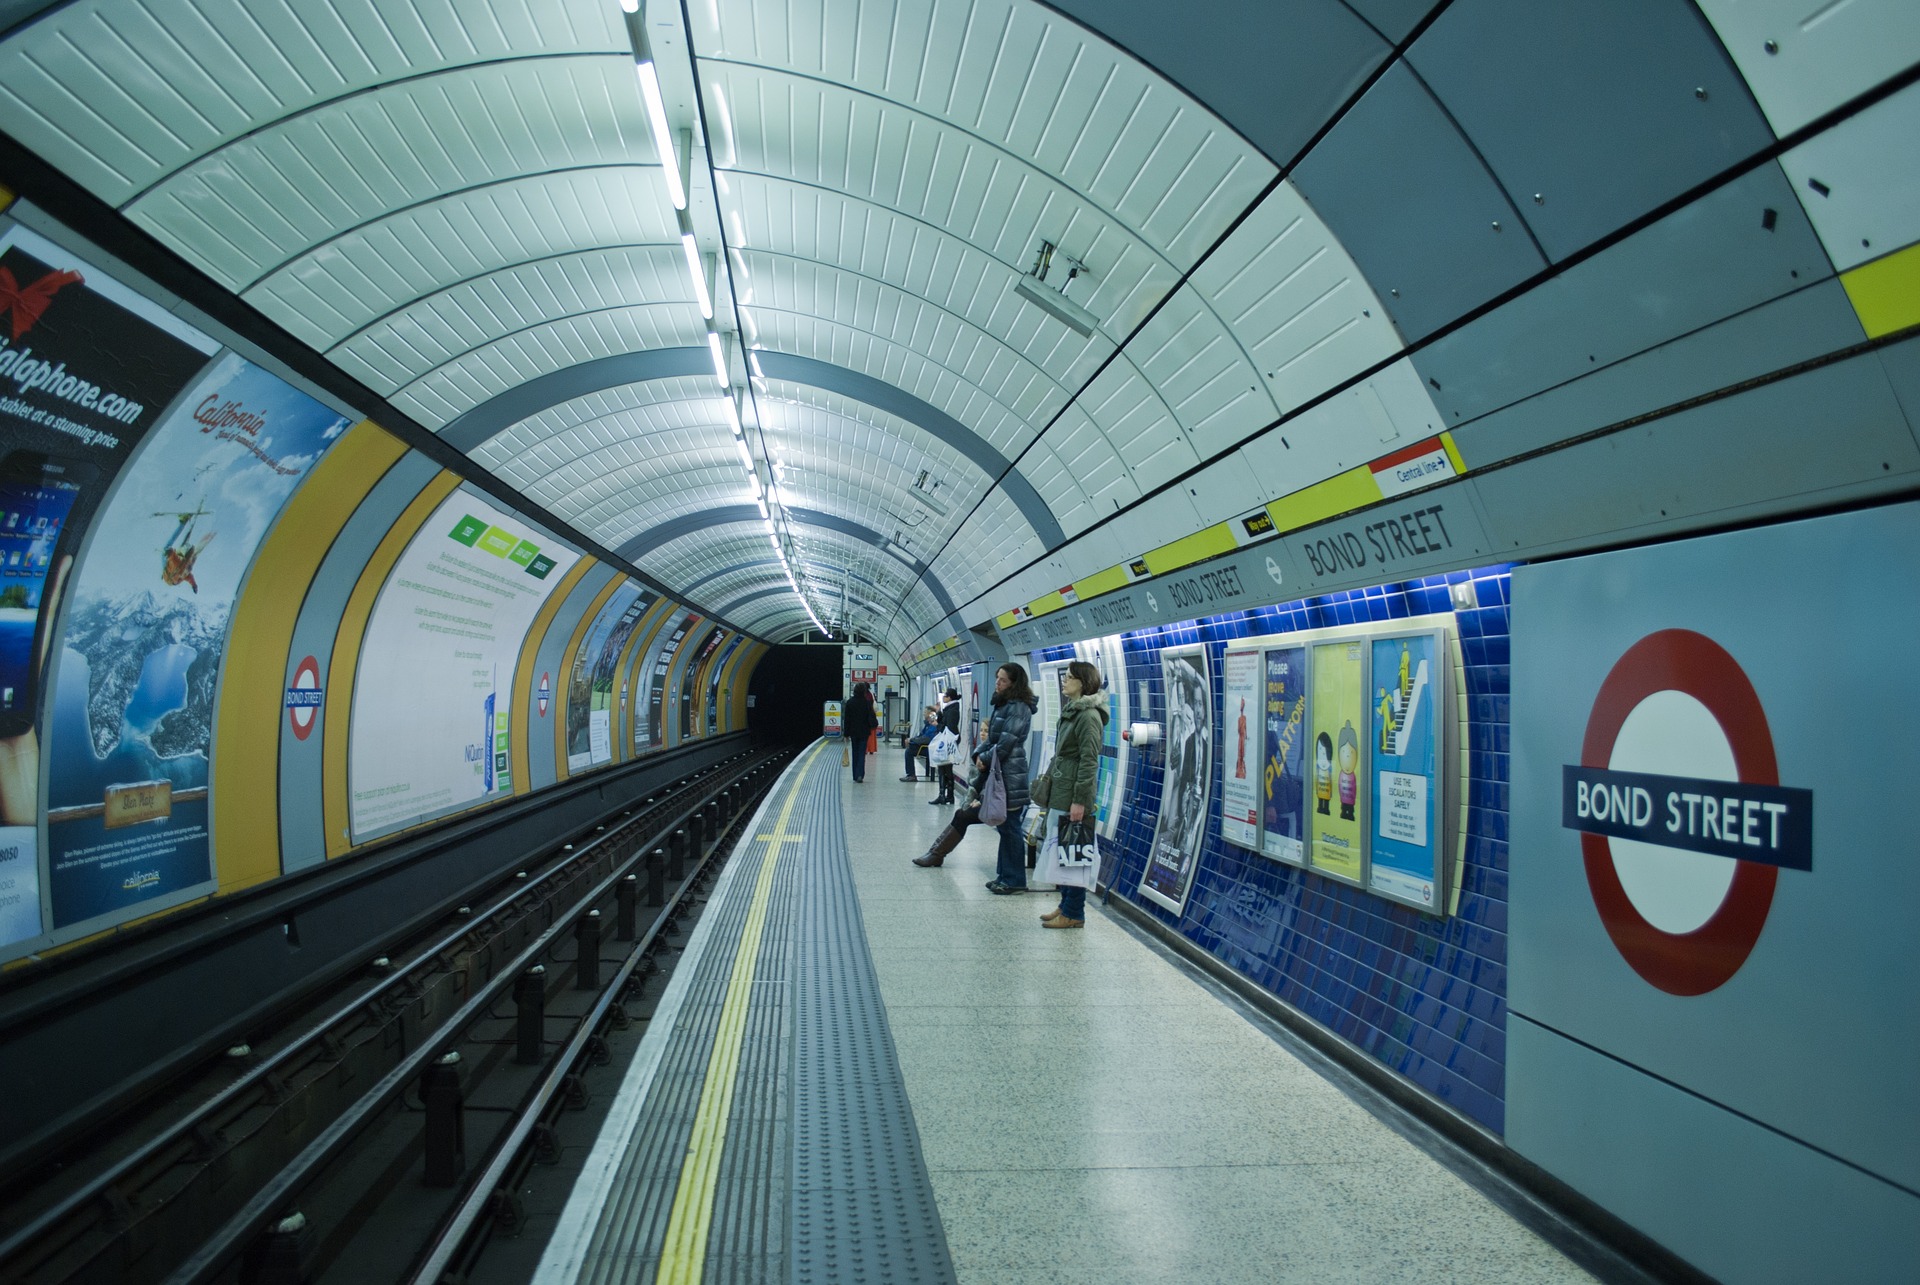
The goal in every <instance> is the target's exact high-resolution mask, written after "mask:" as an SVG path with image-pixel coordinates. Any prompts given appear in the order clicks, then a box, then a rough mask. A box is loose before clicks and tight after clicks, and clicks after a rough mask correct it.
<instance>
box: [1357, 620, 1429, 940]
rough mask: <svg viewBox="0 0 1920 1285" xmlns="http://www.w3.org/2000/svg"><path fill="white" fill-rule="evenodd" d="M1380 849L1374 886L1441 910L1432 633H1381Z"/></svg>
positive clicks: (1377, 694)
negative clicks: (1391, 635)
mask: <svg viewBox="0 0 1920 1285" xmlns="http://www.w3.org/2000/svg"><path fill="white" fill-rule="evenodd" d="M1370 645H1371V646H1372V648H1373V687H1374V705H1373V726H1372V736H1371V741H1372V745H1373V778H1374V790H1373V854H1372V860H1371V862H1370V864H1369V865H1368V867H1367V871H1368V873H1367V886H1368V887H1370V888H1372V889H1373V890H1374V891H1375V892H1377V893H1380V894H1382V895H1384V896H1388V897H1392V898H1394V899H1395V900H1397V901H1405V902H1410V903H1411V904H1413V905H1416V906H1419V907H1421V908H1422V909H1425V910H1438V909H1439V907H1440V893H1441V879H1440V853H1441V849H1442V833H1441V832H1442V831H1443V830H1444V829H1445V825H1444V823H1443V817H1442V814H1441V811H1440V807H1441V795H1442V793H1443V788H1442V783H1441V780H1440V776H1439V763H1440V754H1441V746H1440V736H1439V723H1438V720H1436V718H1435V717H1434V711H1435V709H1436V708H1437V704H1436V698H1437V696H1438V695H1439V692H1438V685H1439V678H1440V657H1439V656H1438V655H1437V654H1436V652H1435V648H1434V636H1433V635H1432V634H1416V635H1413V636H1411V637H1405V638H1375V639H1373V640H1372V642H1371V644H1370Z"/></svg>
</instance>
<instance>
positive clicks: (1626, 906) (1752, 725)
mask: <svg viewBox="0 0 1920 1285" xmlns="http://www.w3.org/2000/svg"><path fill="white" fill-rule="evenodd" d="M1661 691H1679V692H1685V693H1686V694H1687V695H1689V696H1691V697H1693V698H1694V699H1695V700H1697V701H1699V702H1700V703H1701V704H1702V705H1704V706H1706V707H1707V710H1708V712H1709V713H1711V714H1712V715H1713V717H1714V719H1715V721H1717V722H1718V723H1719V724H1720V730H1721V731H1722V732H1723V733H1725V734H1726V738H1727V741H1728V744H1729V745H1730V746H1731V747H1732V749H1733V762H1734V767H1735V769H1736V770H1737V771H1738V772H1739V774H1740V780H1742V781H1744V782H1748V783H1751V784H1763V785H1778V784H1780V769H1779V765H1778V763H1777V762H1776V761H1775V758H1774V753H1773V733H1772V732H1771V731H1770V730H1768V727H1767V715H1766V711H1765V710H1763V709H1762V708H1761V706H1760V695H1759V693H1757V692H1755V691H1754V690H1753V683H1752V681H1751V680H1749V679H1748V678H1747V675H1746V673H1745V671H1743V670H1742V669H1741V668H1740V665H1739V662H1738V661H1736V660H1734V658H1733V657H1732V656H1731V655H1729V654H1728V652H1727V650H1726V649H1725V648H1724V647H1722V646H1720V644H1719V643H1716V642H1714V641H1713V640H1712V639H1711V638H1708V637H1707V636H1706V635H1704V634H1697V633H1694V632H1693V631H1692V630H1688V629H1663V630H1660V631H1659V632H1658V633H1652V634H1648V635H1647V636H1646V637H1645V638H1642V639H1641V640H1640V641H1639V642H1637V643H1635V644H1634V645H1633V646H1632V647H1630V648H1628V649H1627V653H1626V654H1625V655H1624V656H1622V657H1620V659H1619V661H1618V662H1617V663H1616V664H1615V665H1614V667H1613V669H1612V671H1611V672H1609V673H1608V674H1607V678H1606V681H1605V682H1603V683H1602V684H1600V694H1599V695H1598V696H1597V697H1595V698H1594V702H1593V713H1592V714H1591V715H1590V716H1589V717H1588V719H1587V735H1586V740H1585V741H1584V742H1583V743H1582V744H1581V746H1580V762H1581V765H1582V766H1584V767H1592V768H1605V767H1606V766H1607V761H1608V759H1609V758H1610V757H1611V756H1612V753H1613V743H1614V740H1615V739H1616V738H1617V737H1618V736H1619V734H1620V728H1621V726H1622V725H1623V724H1624V723H1625V722H1626V721H1627V716H1628V715H1629V714H1631V713H1632V712H1633V710H1634V707H1635V706H1637V705H1639V703H1640V702H1641V701H1643V700H1645V699H1646V698H1647V697H1649V696H1651V695H1653V694H1654V693H1655V692H1661ZM1580 851H1581V855H1582V857H1583V858H1584V859H1585V862H1586V867H1587V887H1588V888H1590V889H1591V890H1592V892H1593V904H1594V906H1595V907H1596V908H1597V909H1598V910H1599V912H1600V922H1601V923H1602V924H1604V925H1605V926H1606V930H1607V936H1609V937H1611V938H1612V939H1613V944H1614V947H1615V948H1616V949H1617V950H1619V952H1620V954H1621V956H1622V958H1624V959H1625V960H1626V961H1627V963H1628V965H1629V966H1631V967H1632V969H1633V971H1634V972H1636V973H1638V974H1640V976H1642V977H1643V978H1645V979H1646V980H1647V981H1648V982H1650V983H1651V984H1652V985H1654V986H1657V987H1659V988H1660V989H1661V990H1663V991H1666V992H1667V993H1668V994H1669V995H1704V994H1706V993H1707V992H1708V991H1710V990H1713V989H1715V988H1717V987H1719V986H1721V985H1723V984H1725V983H1726V981H1727V979H1729V978H1730V977H1732V976H1733V975H1734V974H1735V973H1737V972H1739V971H1740V966H1741V965H1742V964H1744V963H1746V962H1747V956H1748V955H1749V954H1751V953H1752V951H1753V947H1754V943H1755V942H1757V941H1759V940H1760V930H1761V929H1762V928H1764V927H1765V926H1766V922H1767V911H1768V910H1769V909H1770V908H1771V907H1772V905H1773V888H1774V883H1775V881H1776V880H1777V879H1778V878H1779V874H1780V872H1779V869H1778V868H1777V867H1775V866H1770V865H1764V864H1761V863H1759V862H1753V861H1736V862H1735V863H1734V872H1733V882H1732V883H1731V884H1730V885H1729V886H1728V888H1727V896H1726V899H1725V900H1724V901H1722V902H1721V903H1720V908H1719V909H1718V910H1716V911H1714V912H1713V917H1712V918H1711V919H1709V920H1707V922H1706V923H1704V924H1701V925H1700V926H1699V927H1698V928H1695V929H1693V930H1692V931H1691V932H1685V933H1669V932H1665V931H1663V930H1661V929H1659V928H1656V927H1654V926H1653V925H1652V924H1650V923H1648V922H1647V920H1646V919H1645V918H1644V917H1643V916H1642V915H1641V914H1640V911H1639V910H1638V909H1637V908H1636V907H1635V906H1634V904H1633V902H1632V900H1631V899H1630V898H1629V897H1628V896H1627V890H1626V889H1625V888H1624V887H1622V886H1621V883H1620V875H1619V872H1618V871H1616V870H1615V869H1614V866H1613V849H1612V848H1611V847H1610V846H1609V845H1608V843H1607V837H1606V836H1605V835H1603V834H1582V835H1581V836H1580Z"/></svg>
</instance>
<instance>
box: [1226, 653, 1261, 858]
mask: <svg viewBox="0 0 1920 1285" xmlns="http://www.w3.org/2000/svg"><path fill="white" fill-rule="evenodd" d="M1220 669H1221V701H1222V707H1221V717H1222V719H1223V720H1224V723H1223V726H1222V727H1221V729H1220V730H1221V732H1222V736H1221V751H1220V753H1221V758H1220V837H1221V838H1222V839H1224V840H1225V841H1226V842H1228V843H1231V844H1234V845H1236V846H1238V847H1242V848H1252V849H1254V850H1255V851H1256V852H1257V851H1259V848H1260V745H1261V739H1260V727H1261V701H1260V688H1261V685H1262V679H1263V678H1264V676H1265V675H1264V672H1263V666H1262V665H1261V663H1260V652H1259V651H1258V650H1257V649H1255V650H1249V651H1229V652H1228V653H1227V654H1226V655H1225V656H1223V657H1222V658H1221V663H1220Z"/></svg>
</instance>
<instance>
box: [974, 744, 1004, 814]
mask: <svg viewBox="0 0 1920 1285" xmlns="http://www.w3.org/2000/svg"><path fill="white" fill-rule="evenodd" d="M980 820H981V822H982V823H983V824H985V825H1005V824H1006V820H1007V781H1006V778H1005V777H1003V776H1001V775H1000V751H999V750H995V751H994V752H993V756H992V757H991V758H990V759H988V760H987V781H986V785H985V786H984V787H983V788H982V789H981V791H980Z"/></svg>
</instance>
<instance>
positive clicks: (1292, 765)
mask: <svg viewBox="0 0 1920 1285" xmlns="http://www.w3.org/2000/svg"><path fill="white" fill-rule="evenodd" d="M1263 661H1264V670H1265V677H1266V692H1265V701H1264V708H1263V714H1264V719H1263V722H1264V726H1265V734H1264V737H1263V752H1262V755H1261V760H1262V765H1261V769H1260V851H1261V852H1262V853H1264V854H1265V855H1267V856H1269V857H1272V858H1273V859H1274V860H1276V861H1285V862H1287V863H1288V864H1290V865H1296V866H1304V865H1305V864H1307V753H1306V747H1307V736H1306V728H1307V649H1306V648H1305V647H1269V648H1267V649H1266V651H1265V652H1264V653H1263Z"/></svg>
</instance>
